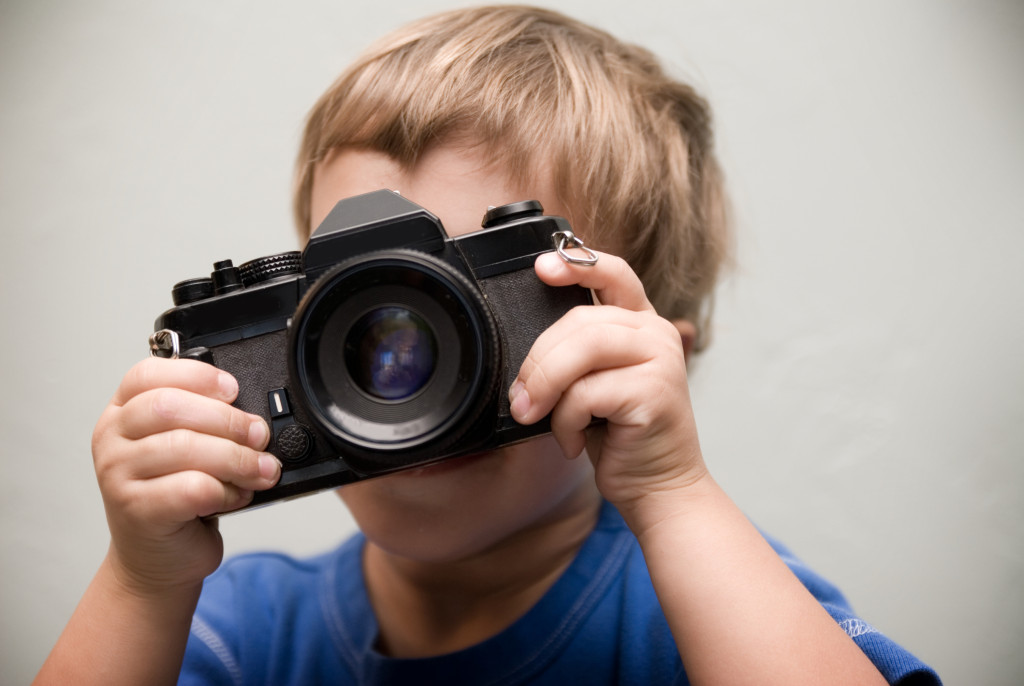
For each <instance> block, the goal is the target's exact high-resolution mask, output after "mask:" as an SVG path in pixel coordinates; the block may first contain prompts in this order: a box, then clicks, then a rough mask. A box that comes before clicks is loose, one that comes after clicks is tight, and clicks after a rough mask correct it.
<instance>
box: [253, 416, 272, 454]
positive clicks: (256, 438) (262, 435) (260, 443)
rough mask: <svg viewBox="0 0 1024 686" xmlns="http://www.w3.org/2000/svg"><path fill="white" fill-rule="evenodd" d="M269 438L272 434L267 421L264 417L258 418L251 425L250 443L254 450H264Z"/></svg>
mask: <svg viewBox="0 0 1024 686" xmlns="http://www.w3.org/2000/svg"><path fill="white" fill-rule="evenodd" d="M268 438H270V434H269V432H268V429H267V423H266V422H264V421H263V420H262V419H257V420H255V421H254V422H253V423H252V424H250V425H249V445H250V446H251V447H252V448H253V449H254V450H262V449H263V448H264V446H266V445H267V439H268Z"/></svg>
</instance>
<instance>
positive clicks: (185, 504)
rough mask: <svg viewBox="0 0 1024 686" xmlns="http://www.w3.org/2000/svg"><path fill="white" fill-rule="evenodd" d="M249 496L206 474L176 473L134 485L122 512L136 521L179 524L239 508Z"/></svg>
mask: <svg viewBox="0 0 1024 686" xmlns="http://www.w3.org/2000/svg"><path fill="white" fill-rule="evenodd" d="M252 497H253V492H252V490H248V489H244V488H239V487H238V486H236V485H234V484H230V483H225V482H223V481H220V480H218V479H216V478H215V477H213V476H211V475H210V474H206V473H205V472H199V471H185V472H175V473H173V474H167V475H165V476H161V477H157V478H155V479H148V480H146V481H137V482H135V483H134V488H133V489H132V493H131V496H130V499H129V502H126V503H124V506H123V510H124V511H125V512H126V513H130V516H131V517H132V518H135V519H138V520H139V521H147V522H166V523H172V524H181V523H185V522H190V521H192V520H194V519H196V518H197V517H208V516H210V515H213V514H218V513H221V512H229V511H231V510H235V509H238V508H239V507H243V506H244V505H247V504H248V503H249V502H250V501H251V500H252Z"/></svg>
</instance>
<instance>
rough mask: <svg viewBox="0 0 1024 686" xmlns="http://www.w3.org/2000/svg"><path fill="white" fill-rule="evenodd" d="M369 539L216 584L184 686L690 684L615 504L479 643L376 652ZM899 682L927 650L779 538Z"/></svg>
mask: <svg viewBox="0 0 1024 686" xmlns="http://www.w3.org/2000/svg"><path fill="white" fill-rule="evenodd" d="M364 543H365V539H364V538H363V537H362V536H361V535H356V536H354V537H353V538H351V539H350V540H348V541H347V542H346V543H344V544H343V545H342V546H341V547H340V548H338V549H336V550H334V551H332V552H330V553H327V554H325V555H321V556H319V557H315V558H312V559H308V560H296V559H294V558H291V557H288V556H285V555H279V554H253V555H243V556H240V557H237V558H234V559H232V560H230V561H228V562H227V563H225V564H224V565H223V566H222V567H221V568H220V569H219V570H218V571H217V572H216V573H215V574H213V575H212V576H210V577H209V578H208V579H207V580H206V583H205V585H204V587H203V594H202V597H201V598H200V601H199V606H198V608H197V610H196V613H195V617H194V619H193V622H192V632H191V635H190V636H189V641H188V647H187V649H186V652H185V660H184V665H183V667H182V672H181V677H180V681H179V683H181V684H225V685H227V684H231V685H240V684H273V685H275V686H283V685H285V684H302V685H307V684H321V683H323V684H327V683H330V684H363V685H367V686H370V685H375V684H381V685H383V684H388V685H400V684H417V685H422V684H445V685H450V684H473V685H474V686H498V685H503V686H507V685H511V684H550V685H552V686H565V685H566V684H587V685H588V686H596V685H600V684H644V685H645V686H649V685H654V684H687V683H688V682H687V678H686V673H685V671H684V670H683V665H682V663H681V661H680V658H679V652H678V651H677V650H676V645H675V641H674V640H673V638H672V634H671V632H670V631H669V628H668V624H667V622H666V621H665V617H664V615H663V614H662V611H661V607H660V605H659V604H658V599H657V597H656V596H655V594H654V589H653V588H652V586H651V580H650V576H649V575H648V572H647V566H646V564H645V562H644V558H643V554H642V553H641V551H640V547H639V545H638V544H637V541H636V538H635V537H634V536H633V534H632V532H631V531H630V530H629V528H628V527H627V526H626V525H625V523H624V522H623V521H622V519H621V517H620V516H619V513H618V511H617V510H616V509H615V508H614V507H612V506H611V505H609V504H607V503H605V505H604V506H603V508H602V510H601V514H600V517H599V519H598V523H597V526H596V527H595V528H594V531H593V533H591V535H590V536H589V538H587V540H586V542H585V543H584V544H583V547H582V548H581V549H580V551H579V553H578V554H577V556H576V558H575V560H574V561H573V562H572V563H571V564H570V566H569V568H568V569H567V570H566V571H565V573H564V574H563V575H562V577H561V578H560V579H558V581H557V582H555V584H554V585H553V586H552V587H551V588H550V589H549V590H548V592H547V593H546V594H545V595H544V597H542V598H541V599H540V601H538V602H537V604H536V605H535V606H534V607H533V608H532V609H530V610H529V611H528V612H527V613H526V614H525V615H523V617H521V618H520V619H519V620H517V621H516V622H515V623H514V624H512V626H510V627H508V628H507V629H505V630H504V631H502V632H501V633H500V634H498V635H497V636H494V637H493V638H490V639H488V640H486V641H484V642H483V643H480V644H478V645H475V646H472V647H470V648H467V649H465V650H462V651H459V652H456V653H452V654H449V655H442V656H439V657H431V658H422V659H411V660H403V659H394V658H389V657H385V656H384V655H381V654H380V653H378V652H377V651H376V650H375V649H374V643H375V641H376V638H377V620H376V618H375V617H374V614H373V610H372V608H371V607H370V602H369V598H368V596H367V592H366V585H365V583H364V579H363V571H362V550H363V545H364ZM772 545H773V546H774V547H775V549H776V551H778V553H779V555H780V556H781V557H782V559H783V560H784V561H785V562H786V563H787V564H788V565H789V566H790V568H791V569H792V570H793V572H794V573H795V574H796V575H797V576H798V577H799V578H800V580H801V581H802V582H803V583H804V585H805V586H806V587H807V588H808V589H809V590H810V591H811V593H813V594H814V596H815V597H816V598H817V599H818V600H819V601H820V602H821V603H822V605H823V606H824V607H825V609H826V610H828V612H829V613H830V614H831V615H832V617H834V618H835V620H836V621H837V622H838V623H839V624H840V626H842V627H843V629H845V630H846V632H847V634H849V635H850V636H851V637H852V638H853V640H854V641H855V642H856V643H857V645H859V646H860V647H861V649H862V650H863V651H864V652H865V653H866V654H867V656H868V657H869V658H870V659H871V660H872V662H874V664H875V665H876V666H877V667H878V669H879V670H880V671H881V673H882V674H883V675H884V676H885V677H886V679H887V680H888V681H889V682H890V683H903V684H910V683H913V684H937V683H939V680H938V677H937V676H936V675H935V673H934V672H932V671H931V669H929V668H928V667H927V666H925V665H924V664H922V663H921V662H920V661H918V660H917V658H915V657H914V656H913V655H911V654H910V653H908V652H907V651H905V650H904V649H903V648H901V647H900V646H898V645H896V644H895V643H893V642H892V641H891V640H889V639H888V638H886V637H885V636H883V635H882V634H881V633H879V632H878V631H877V630H876V629H875V628H874V627H872V626H871V625H870V624H867V623H866V622H864V621H863V620H861V619H859V618H858V617H856V616H855V615H854V614H853V612H852V610H851V609H850V607H849V605H848V603H847V602H846V599H845V598H844V597H843V596H842V594H841V593H840V592H839V591H838V590H837V589H836V588H835V587H834V586H832V585H831V584H830V583H828V582H827V581H825V580H824V579H822V578H821V577H819V576H817V575H816V574H814V573H813V572H811V571H810V570H809V569H807V568H806V567H805V566H803V565H802V564H801V563H800V562H799V561H798V560H796V559H795V558H793V556H792V555H791V554H790V553H789V552H788V551H787V550H785V549H784V548H782V547H781V546H779V545H778V544H775V543H773V544H772Z"/></svg>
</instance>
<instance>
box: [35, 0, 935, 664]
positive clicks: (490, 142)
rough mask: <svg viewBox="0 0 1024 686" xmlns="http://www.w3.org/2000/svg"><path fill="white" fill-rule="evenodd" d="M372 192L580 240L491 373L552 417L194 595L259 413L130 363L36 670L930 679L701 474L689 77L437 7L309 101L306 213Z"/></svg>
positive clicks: (703, 247)
mask: <svg viewBox="0 0 1024 686" xmlns="http://www.w3.org/2000/svg"><path fill="white" fill-rule="evenodd" d="M380 188H392V189H397V190H400V191H401V192H402V194H403V195H404V196H406V197H408V198H410V199H411V200H413V201H415V202H417V203H419V204H421V205H423V206H425V207H427V208H428V209H430V210H431V211H433V212H434V213H435V214H437V215H438V216H439V217H440V218H441V220H442V222H443V224H444V226H445V228H446V229H447V231H448V233H449V234H450V235H453V236H454V235H460V234H464V233H467V232H470V231H473V230H475V229H476V228H478V226H479V219H480V216H481V215H482V213H483V210H484V209H485V208H486V207H487V206H488V205H501V204H505V203H508V202H514V201H518V200H523V199H527V198H530V199H538V200H540V201H541V203H542V204H543V206H544V208H545V211H546V212H547V213H549V214H557V215H562V216H566V217H567V218H568V219H569V220H570V222H571V223H572V225H573V227H574V228H575V229H576V230H577V231H578V233H579V234H580V235H582V236H583V237H584V238H585V239H586V241H587V244H588V245H589V246H592V247H593V248H595V249H596V250H598V251H599V258H598V261H597V263H596V264H595V265H594V266H592V267H581V266H576V265H571V264H569V263H567V262H565V261H562V260H561V259H560V258H559V257H558V256H557V255H555V254H546V255H543V256H542V257H541V258H539V259H538V260H537V263H536V266H535V269H536V272H537V275H538V277H539V278H540V279H542V280H543V281H545V282H547V283H549V284H552V285H569V284H579V285H581V286H583V287H586V288H591V289H593V291H594V293H595V296H596V299H597V301H598V302H599V304H598V305H595V306H592V307H583V308H577V309H574V310H572V311H571V312H570V313H569V314H567V315H566V316H565V317H563V318H562V319H561V320H559V321H558V322H556V323H555V324H554V325H552V326H551V327H550V328H549V329H548V331H546V332H545V333H544V334H543V335H542V336H541V337H540V338H539V339H538V340H537V341H536V343H535V344H534V346H533V348H532V349H531V351H530V354H529V356H528V358H527V360H526V361H525V362H524V364H523V366H522V368H521V370H520V372H519V377H518V379H517V380H516V381H515V383H513V384H512V386H511V388H510V389H509V397H510V401H511V409H512V413H513V415H514V417H515V418H516V420H517V421H519V422H521V423H524V424H530V423H533V422H536V421H537V420H539V419H540V418H542V417H543V416H545V415H546V414H548V413H549V412H550V413H551V425H552V434H551V435H550V436H545V437H541V438H537V439H534V440H531V441H528V442H525V443H521V444H518V445H514V446H510V447H507V448H505V449H502V450H499V451H496V452H493V453H490V454H484V455H475V456H471V457H467V458H460V459H457V460H451V461H447V462H443V463H440V464H438V465H435V466H430V467H426V468H423V469H417V470H412V471H410V472H403V473H399V474H396V475H393V476H388V477H383V478H378V479H371V480H368V481H364V482H360V483H358V484H354V485H351V486H347V487H345V488H343V489H341V490H340V491H339V493H340V495H341V497H342V498H343V499H344V501H345V503H346V505H347V506H348V507H349V508H350V510H351V511H352V513H353V515H354V517H355V519H356V521H357V522H358V523H359V526H360V529H361V532H362V533H361V534H360V535H359V536H357V537H355V538H354V539H352V540H350V541H348V542H347V543H345V544H344V545H343V546H342V547H341V548H339V549H338V550H336V551H333V552H331V553H328V554H325V555H323V556H321V557H318V558H315V559H312V560H303V561H297V560H293V559H290V558H287V557H284V556H279V555H252V556H244V557H242V558H239V559H238V560H235V561H231V562H229V563H228V564H226V565H225V566H224V568H223V569H221V570H220V571H219V572H218V573H217V574H216V575H213V576H211V577H210V578H209V579H208V580H206V583H205V585H204V579H206V577H207V576H208V575H210V574H211V573H212V572H213V571H214V570H215V569H216V568H217V567H218V565H219V564H220V561H221V555H222V547H221V541H220V538H219V535H218V533H217V530H216V523H215V520H212V521H207V520H204V519H201V517H204V516H206V515H210V514H213V513H216V512H224V511H228V510H231V509H235V508H237V507H240V506H242V505H244V504H246V503H247V502H248V501H249V499H251V498H252V494H253V492H254V491H255V490H259V489H265V488H269V487H271V486H272V485H273V484H274V483H275V482H276V480H277V479H278V477H279V476H280V465H279V464H278V463H277V461H276V460H275V459H274V458H273V456H271V455H269V454H268V453H265V452H263V451H264V449H265V448H266V445H267V441H268V429H267V427H266V425H265V423H264V422H263V421H262V420H261V419H259V418H258V417H253V416H251V415H246V414H245V413H243V412H241V411H240V410H238V409H237V408H234V407H232V406H231V405H230V404H229V403H231V402H232V401H233V400H234V398H235V397H236V395H237V392H238V387H237V382H236V381H235V380H234V379H233V378H231V377H230V375H228V374H226V373H223V372H219V371H218V370H216V369H215V368H213V367H211V366H208V365H204V364H202V363H199V362H195V361H190V360H173V361H169V360H157V359H153V360H147V361H145V362H143V363H141V364H139V365H137V366H136V367H135V368H133V369H132V370H131V371H130V372H129V373H128V374H127V375H126V376H125V378H124V380H123V381H122V383H121V386H120V388H119V389H118V391H117V393H116V394H115V396H114V399H113V401H112V402H111V404H110V406H109V407H108V409H107V410H106V411H105V412H104V414H103V416H102V417H101V419H100V421H99V423H98V425H97V428H96V432H95V434H94V441H93V454H94V459H95V463H96V470H97V476H98V479H99V482H100V486H101V490H102V492H103V497H104V502H105V505H106V508H107V514H108V521H109V526H110V530H111V546H110V550H109V552H108V555H107V557H106V559H105V561H104V563H103V565H102V566H101V569H100V570H99V572H98V573H97V575H96V578H95V580H94V582H93V584H92V585H91V586H90V588H89V589H88V591H87V592H86V595H85V597H84V598H83V600H82V602H81V604H80V605H79V608H78V609H77V610H76V612H75V614H74V616H73V617H72V619H71V621H70V622H69V624H68V627H67V629H66V630H65V632H64V634H63V635H62V637H61V639H60V640H59V642H58V644H57V646H56V647H55V648H54V651H53V653H52V654H51V656H50V658H49V660H48V661H47V663H46V665H44V667H43V670H42V672H41V673H40V676H39V678H38V681H39V682H40V683H91V682H96V683H103V684H119V683H126V684H128V683H130V684H139V683H145V684H154V683H173V682H174V681H176V680H177V679H178V678H179V671H180V678H181V681H182V682H183V683H234V684H243V683H251V682H255V681H259V682H262V683H274V684H283V683H295V684H305V683H321V682H333V683H435V682H437V683H439V682H445V683H473V684H483V683H559V682H564V681H566V680H568V679H573V680H576V681H578V682H580V683H586V684H594V683H643V684H653V683H695V684H703V683H730V684H731V683H759V684H762V683H780V684H796V683H813V684H822V683H851V684H872V683H885V682H886V681H887V680H888V681H889V682H892V683H895V682H901V683H910V682H911V681H914V682H915V683H934V682H936V681H937V679H936V678H935V676H934V674H933V673H932V672H930V670H928V669H927V668H926V667H925V666H924V665H922V664H920V663H919V662H917V661H916V660H915V659H914V658H913V657H912V656H910V655H909V654H907V653H906V652H905V651H903V650H902V649H900V648H899V647H898V646H896V645H895V644H893V643H891V642H890V641H888V640H887V639H885V638H884V637H883V636H882V635H881V634H879V633H878V632H877V631H875V630H874V629H873V628H871V627H870V626H869V625H867V624H865V623H864V622H862V621H860V620H859V619H857V618H856V617H854V616H853V615H852V614H851V612H850V610H849V608H848V607H847V606H846V603H845V601H844V600H843V598H842V596H841V595H840V594H839V593H838V592H837V591H836V590H835V589H833V588H832V587H831V586H829V585H828V584H827V583H826V582H824V581H823V580H821V579H820V578H818V577H816V576H815V575H813V574H812V573H811V572H809V571H807V570H806V569H804V568H803V567H801V566H800V565H799V563H797V562H795V561H792V560H791V559H790V558H788V556H786V554H785V553H782V555H783V556H785V557H786V559H787V560H788V562H789V565H790V566H787V564H786V563H785V562H783V557H780V553H778V552H776V550H773V548H772V546H771V545H769V544H768V543H767V542H766V541H765V539H764V538H763V537H762V536H761V535H760V534H759V533H758V532H757V530H756V529H754V527H752V526H751V524H750V523H749V522H748V521H747V520H746V518H745V517H743V515H742V514H741V513H740V511H739V510H738V509H737V508H736V506H735V505H734V504H733V503H732V502H731V501H730V500H729V498H728V497H727V496H726V495H725V494H724V493H723V492H722V491H721V489H720V488H719V487H718V486H717V485H716V484H715V482H714V480H713V479H712V478H711V476H710V475H709V474H708V471H707V469H706V466H705V463H704V460H703V456H702V454H701V451H700V446H699V444H698V441H697V434H696V428H695V425H694V421H693V417H692V412H691V409H690V403H689V396H688V391H687V383H686V366H685V359H686V356H687V355H689V354H691V353H692V352H694V351H696V350H699V349H700V348H701V347H703V345H704V344H705V342H706V335H707V321H706V320H707V317H706V314H707V307H706V302H707V300H708V298H709V297H710V293H711V290H712V288H713V285H714V280H715V275H716V272H717V270H718V267H719V265H720V263H721V262H722V260H723V259H724V257H725V253H726V243H727V238H726V230H725V220H724V210H723V198H722V184H721V180H720V176H719V172H718V168H717V165H716V162H715V159H714V156H713V152H712V147H711V130H710V117H709V113H708V110H707V107H706V105H705V103H704V102H703V101H702V100H701V99H700V98H699V97H698V96H696V94H695V93H693V91H692V90H691V89H689V88H688V87H686V86H684V85H682V84H679V83H676V82H674V81H672V80H670V79H668V78H667V77H666V76H665V75H664V74H663V73H662V71H661V70H660V68H659V67H658V65H657V64H656V63H655V61H654V60H653V58H652V57H651V56H650V55H649V54H648V53H646V52H644V51H643V50H640V49H637V48H634V47H631V46H627V45H623V44H621V43H619V42H618V41H615V40H614V39H612V38H611V37H610V36H608V35H606V34H604V33H602V32H599V31H596V30H594V29H591V28H589V27H586V26H583V25H580V24H578V23H577V22H574V21H572V20H569V19H567V18H565V17H562V16H561V15H558V14H555V13H552V12H548V11H543V10H537V9H530V8H521V7H495V8H481V9H476V10H464V11H457V12H452V13H448V14H444V15H440V16H438V17H434V18H430V19H427V20H424V21H421V22H418V23H416V24H413V25H412V26H410V27H408V28H406V29H404V30H402V31H400V32H398V33H396V34H394V35H393V36H391V37H390V38H388V39H386V40H385V42H382V43H380V44H378V45H377V46H375V48H373V49H372V50H371V51H370V52H369V53H368V54H367V55H365V56H364V57H363V58H362V59H361V60H359V61H358V62H357V63H356V64H355V65H353V66H352V67H351V68H350V69H349V70H348V71H347V72H346V73H345V74H343V75H342V77H341V78H340V79H339V80H338V81H337V82H336V83H335V84H334V85H333V86H332V87H331V88H330V89H329V90H328V92H327V93H326V94H325V95H324V96H323V97H322V98H321V100H320V102H319V103H318V104H317V105H316V106H315V107H314V109H313V112H312V113H311V115H310V118H309V122H308V125H307V129H306V133H305V138H304V141H303V144H302V148H301V151H300V155H299V161H298V183H297V191H296V205H295V206H296V215H297V219H298V226H299V230H300V232H301V233H302V235H303V237H307V238H308V235H309V232H310V230H311V229H312V228H313V227H315V226H316V225H317V224H318V223H319V222H320V221H321V220H322V219H323V218H324V217H325V216H326V214H327V212H328V211H329V210H330V209H331V208H332V207H333V206H334V204H335V203H336V202H337V201H338V200H340V199H341V198H344V197H348V196H352V195H356V194H359V193H364V192H368V191H372V190H377V189H380ZM594 416H596V417H601V418H604V419H605V420H606V424H605V425H604V426H602V427H601V428H600V429H596V430H594V429H591V430H588V429H587V426H588V424H589V423H590V421H591V418H592V417H594ZM565 458H568V459H565ZM794 572H796V574H794ZM801 582H803V583H801ZM808 591H810V592H808ZM200 594H202V597H200ZM197 603H198V609H197ZM193 611H194V612H193ZM193 614H194V616H193ZM830 615H831V616H830ZM190 628H191V630H190Z"/></svg>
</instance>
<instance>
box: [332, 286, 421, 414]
mask: <svg viewBox="0 0 1024 686" xmlns="http://www.w3.org/2000/svg"><path fill="white" fill-rule="evenodd" d="M345 359H346V363H347V365H348V368H349V373H350V374H351V375H352V378H353V379H354V380H355V381H356V383H357V385H358V386H359V387H360V388H361V389H362V390H363V391H365V392H366V393H369V394H370V395H373V396H376V397H378V398H382V399H384V400H401V399H403V398H407V397H409V396H411V395H413V394H415V393H416V392H417V391H419V390H420V389H421V388H423V387H424V386H425V385H426V383H427V382H428V381H429V380H430V377H431V376H432V375H433V373H434V367H435V364H436V362H437V343H436V341H435V339H434V333H433V331H432V330H431V328H430V326H429V325H428V324H427V323H426V322H425V321H424V320H423V318H422V317H420V316H419V315H417V314H416V313H414V312H411V311H410V310H407V309H405V308H404V307H396V306H388V307H380V308H377V309H375V310H371V311H370V312H368V313H367V314H365V315H363V317H362V318H360V320H359V321H358V322H357V323H356V325H355V326H354V327H352V329H351V331H350V333H349V336H348V340H347V341H346V343H345Z"/></svg>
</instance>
